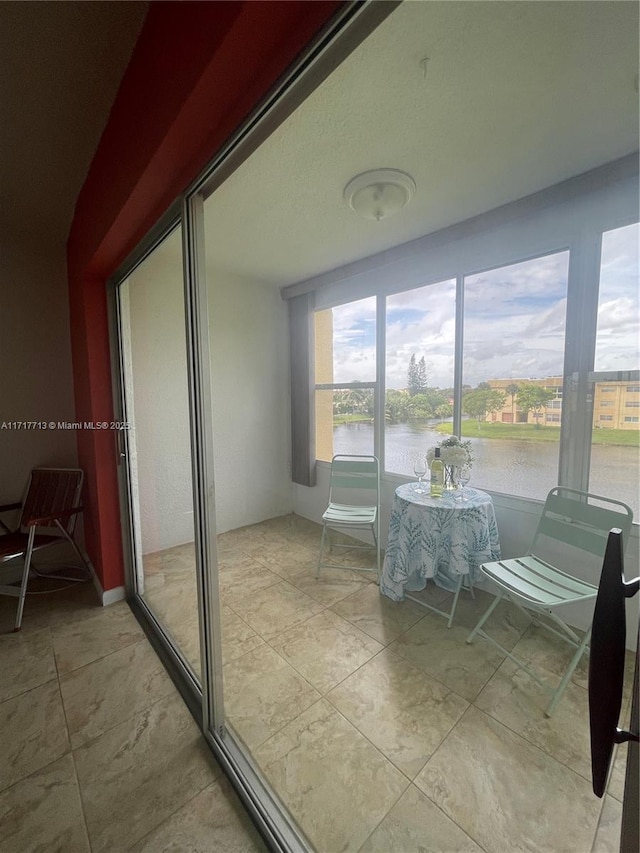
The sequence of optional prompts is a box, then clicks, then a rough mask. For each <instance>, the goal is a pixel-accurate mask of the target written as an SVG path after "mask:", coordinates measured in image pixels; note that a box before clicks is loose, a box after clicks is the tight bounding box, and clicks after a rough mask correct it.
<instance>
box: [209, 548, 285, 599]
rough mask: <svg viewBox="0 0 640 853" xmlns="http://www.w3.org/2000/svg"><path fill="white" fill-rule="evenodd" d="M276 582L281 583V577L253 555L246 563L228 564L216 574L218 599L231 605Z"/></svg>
mask: <svg viewBox="0 0 640 853" xmlns="http://www.w3.org/2000/svg"><path fill="white" fill-rule="evenodd" d="M277 583H282V578H281V577H280V576H279V575H276V574H274V572H271V571H269V569H267V568H266V567H265V566H263V565H261V564H260V563H259V562H258V561H257V560H254V559H253V557H251V558H249V562H247V563H236V564H235V565H233V566H229V567H228V568H226V569H225V570H223V571H221V572H220V574H219V576H218V585H219V588H220V599H221V601H222V602H223V603H224V604H229V605H230V606H231V607H233V606H234V604H235V603H236V602H237V601H238V599H240V600H243V599H245V598H250V597H251V596H252V595H253V594H254V593H256V592H260V590H262V589H268V588H269V587H270V586H274V585H275V584H277Z"/></svg>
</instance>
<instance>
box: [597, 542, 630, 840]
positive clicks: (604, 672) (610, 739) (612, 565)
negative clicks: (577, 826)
mask: <svg viewBox="0 0 640 853" xmlns="http://www.w3.org/2000/svg"><path fill="white" fill-rule="evenodd" d="M639 586H640V579H638V578H636V579H635V580H633V581H629V582H628V583H625V581H624V563H623V557H622V532H621V531H620V530H618V529H616V528H614V529H613V530H611V532H610V533H609V538H608V540H607V549H606V551H605V555H604V560H603V564H602V574H601V576H600V586H599V589H598V597H597V599H596V607H595V611H594V614H593V629H592V637H591V651H590V656H589V719H590V726H591V773H592V779H593V791H594V793H595V794H596V796H598V797H602V796H603V795H604V792H605V788H606V784H607V777H608V774H609V765H610V763H611V756H612V753H613V747H614V745H615V744H616V743H624V742H626V741H631V742H632V743H631V747H632V748H635V749H636V751H637V743H638V721H637V702H636V701H635V699H636V697H634V705H635V706H636V707H635V710H634V718H635V723H634V721H633V719H632V726H631V731H630V732H629V731H624V730H622V729H619V728H618V720H619V717H620V708H621V705H622V690H623V684H624V658H625V636H626V618H625V598H630V597H631V596H633V595H635V594H636V592H637V591H638V588H639ZM637 654H638V652H637V650H636V678H635V687H636V688H637ZM628 781H629V773H627V782H628ZM636 787H637V783H636ZM630 798H631V791H630V788H629V787H626V789H625V810H627V806H628V805H629V802H630ZM635 809H636V812H635V813H636V820H635V833H634V832H633V827H632V825H631V823H629V825H628V827H627V833H626V835H627V839H626V842H625V843H626V844H630V845H631V846H626V847H622V848H621V849H622V850H633V851H634V853H635V851H637V850H638V831H637V804H636V806H635ZM628 814H630V813H629V812H628ZM624 836H625V832H624V829H623V840H624Z"/></svg>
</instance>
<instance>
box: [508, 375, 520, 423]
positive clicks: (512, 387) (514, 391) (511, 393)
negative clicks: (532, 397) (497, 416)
mask: <svg viewBox="0 0 640 853" xmlns="http://www.w3.org/2000/svg"><path fill="white" fill-rule="evenodd" d="M504 390H505V391H506V392H507V394H508V395H509V396H510V397H511V423H512V424H514V423H515V422H516V416H515V402H516V400H515V397H516V394H517V393H518V391H519V390H520V386H519V385H516V383H515V382H512V383H511V384H510V385H507V387H506V388H505V389H504Z"/></svg>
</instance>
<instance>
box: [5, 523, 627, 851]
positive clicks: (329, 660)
mask: <svg viewBox="0 0 640 853" xmlns="http://www.w3.org/2000/svg"><path fill="white" fill-rule="evenodd" d="M318 540H319V528H318V527H317V526H316V525H313V524H311V523H310V522H306V521H304V520H302V519H297V518H295V517H293V516H287V517H285V518H282V519H273V520H271V521H269V522H264V523H263V524H260V525H254V526H252V527H250V528H244V529H242V530H239V531H232V532H231V533H229V534H223V535H222V536H221V537H220V539H219V548H220V554H219V556H220V565H221V572H220V579H221V597H222V602H223V607H222V613H223V646H224V648H223V654H224V662H225V702H226V709H227V715H228V719H229V722H230V724H231V725H232V726H233V727H234V729H235V731H236V732H237V733H238V734H239V736H240V737H241V738H242V739H243V740H244V742H245V743H246V744H247V746H248V748H249V749H250V751H251V753H252V755H253V757H254V759H255V760H256V761H257V762H258V764H259V766H260V767H261V769H262V771H263V772H264V774H265V775H266V777H267V778H268V779H269V780H270V782H271V784H272V786H273V787H274V788H275V790H276V791H277V792H278V794H279V795H280V797H281V798H282V800H283V801H284V803H285V804H286V805H287V807H288V808H289V809H290V811H291V813H292V815H293V816H294V818H295V819H296V821H297V822H298V824H299V826H300V827H301V829H302V830H303V832H304V833H305V834H306V835H307V837H308V838H309V840H310V842H311V844H312V846H313V847H314V848H315V849H316V850H318V851H319V853H338V851H363V853H364V851H369V853H371V851H379V853H417V851H433V853H454V851H485V853H507V851H520V850H522V851H536V853H547V851H548V853H555V851H557V853H570V852H571V851H575V853H590V852H591V851H593V853H603V851H608V850H616V849H617V838H618V835H619V827H620V817H621V798H622V790H623V771H624V757H625V756H624V753H621V754H620V756H618V758H617V760H616V763H615V765H614V769H613V773H612V777H611V780H610V784H609V790H608V793H607V795H606V797H605V798H604V800H603V801H601V800H598V799H597V798H595V797H594V796H593V794H592V792H591V785H590V782H589V774H590V771H589V740H588V713H587V698H586V680H585V673H586V668H585V667H584V666H582V667H580V668H579V669H578V670H577V672H576V674H575V677H574V679H573V682H572V684H571V686H570V688H569V689H568V691H567V693H566V694H565V696H564V698H563V699H562V701H561V703H560V705H559V707H558V710H557V711H556V714H555V715H554V717H553V718H552V719H551V720H547V719H546V718H545V717H544V715H543V708H544V706H545V699H546V696H545V695H544V694H543V693H542V691H541V690H540V689H539V688H538V687H537V686H536V685H535V683H533V682H531V680H530V679H529V678H527V677H526V676H525V675H524V674H522V673H521V672H518V671H515V670H514V668H513V666H512V664H511V663H510V662H509V661H505V660H504V659H503V658H502V656H501V655H499V654H496V652H495V650H493V649H492V648H491V647H489V646H487V645H485V644H484V643H482V642H481V641H478V642H477V643H476V644H474V645H473V646H467V645H466V644H465V643H464V638H465V637H466V635H467V633H468V628H469V626H470V625H472V624H473V622H474V620H475V619H477V614H478V613H479V612H481V611H482V610H483V609H484V607H485V606H486V603H487V601H488V597H487V595H486V594H484V593H480V594H478V597H477V600H476V601H475V602H474V601H471V600H470V599H462V600H461V602H460V605H459V609H458V613H457V615H456V621H455V624H454V627H453V628H452V629H451V630H447V628H446V622H445V620H443V619H442V618H440V617H438V616H437V615H434V614H432V613H430V612H429V611H427V610H425V609H424V608H421V607H420V606H419V605H417V604H415V603H413V602H410V601H406V602H401V603H395V602H392V601H389V600H388V599H386V598H383V597H381V596H380V594H379V591H378V588H377V586H376V585H375V583H373V582H372V580H373V576H372V575H365V574H361V573H358V572H356V571H354V572H338V571H331V570H329V571H323V572H322V574H321V578H320V580H319V581H316V580H315V577H314V564H315V558H316V554H317V550H316V549H317V544H318ZM191 561H192V556H190V549H189V547H188V546H180V547H179V548H178V549H171V550H170V551H167V552H163V553H162V554H160V555H152V556H151V557H150V559H149V561H148V563H147V570H148V580H149V583H148V587H147V596H148V599H149V601H150V603H151V605H152V606H153V607H155V608H156V609H157V610H158V612H159V613H160V615H161V616H163V618H164V620H165V622H166V624H167V626H168V627H169V628H170V630H171V631H172V632H173V633H174V635H175V636H176V637H178V638H179V640H180V642H181V645H182V646H183V648H184V649H185V650H186V652H187V654H188V656H189V657H190V659H191V660H193V661H194V664H195V665H197V656H198V650H197V622H196V621H195V620H194V613H193V601H194V600H195V592H194V588H193V586H192V584H193V569H192V568H191V565H192V562H191ZM423 595H424V596H425V597H426V598H427V599H428V600H431V601H434V602H435V601H442V600H443V599H444V598H445V597H446V596H447V593H444V592H443V591H442V590H439V589H437V588H435V587H430V588H428V590H427V591H426V592H425V593H424V594H423ZM14 608H15V602H13V601H12V600H10V599H4V598H0V630H4V631H6V630H7V628H8V627H9V626H10V614H11V613H12V612H13V609H14ZM163 608H164V609H163ZM492 618H493V630H494V631H498V632H499V633H501V635H502V642H503V644H506V645H510V646H511V647H516V646H517V651H518V653H519V654H521V655H524V656H525V657H527V658H529V659H531V660H534V661H535V662H536V663H537V664H538V665H539V666H543V668H544V669H545V670H546V671H547V673H548V675H549V678H553V677H554V675H555V673H556V672H557V671H558V666H559V665H560V664H561V659H562V655H563V653H564V652H563V649H562V646H560V647H559V648H558V647H556V646H555V645H554V643H553V641H550V640H549V639H548V638H547V636H546V635H544V636H541V635H540V632H539V630H536V629H534V628H530V627H529V626H528V625H527V624H526V621H525V622H523V620H522V618H521V616H520V615H519V614H518V613H517V612H515V611H511V610H510V609H509V608H508V607H506V606H505V607H502V606H501V608H499V609H498V611H496V614H495V615H494V617H492ZM0 655H1V659H2V669H1V671H0V838H2V851H3V853H9V851H11V853H13V851H16V853H17V851H19V853H27V851H31V850H33V851H35V850H47V853H48V852H49V851H57V850H60V851H65V853H67V851H70V852H71V853H73V851H76V850H77V851H85V850H92V851H109V853H112V851H113V853H117V851H120V850H122V851H124V850H136V851H169V850H172V851H196V850H197V851H200V850H201V851H210V850H216V851H218V850H219V851H225V852H226V851H250V850H260V849H263V848H262V842H261V841H260V839H259V838H258V836H257V835H256V833H255V831H254V830H253V827H252V826H251V825H250V824H249V822H248V821H247V818H246V816H245V815H244V814H243V812H242V809H241V807H240V806H239V804H238V802H237V800H236V798H235V795H234V794H233V792H232V791H230V789H229V786H228V785H227V783H226V782H225V781H224V779H223V778H222V777H221V774H220V771H219V769H218V768H217V767H216V765H215V762H214V761H213V760H212V759H211V756H210V755H209V753H208V752H207V750H206V749H205V748H204V745H203V742H202V739H201V738H200V736H199V733H198V731H197V728H196V727H195V725H194V724H193V721H192V720H191V718H190V716H189V714H188V713H187V712H186V710H185V709H184V707H183V706H182V703H181V701H180V699H179V697H178V696H177V694H176V692H175V690H174V688H173V685H172V684H171V682H170V681H169V679H168V678H167V676H166V675H165V673H164V671H163V670H162V668H161V667H160V666H159V663H158V660H157V658H156V657H155V655H154V653H153V651H152V650H151V648H150V646H149V645H148V643H147V641H146V639H145V637H144V635H143V634H142V632H141V630H140V628H139V627H138V625H137V623H136V621H135V619H134V618H133V616H132V615H131V613H130V612H129V610H128V608H127V605H126V604H124V603H120V604H117V605H112V606H111V607H110V608H107V609H101V608H98V607H95V606H93V603H92V592H91V589H90V588H89V587H84V588H76V589H75V590H72V591H70V592H67V593H60V594H57V595H53V596H46V597H45V596H40V597H38V598H35V597H34V598H33V599H30V600H29V602H28V605H27V609H26V612H25V618H24V628H23V631H22V633H21V634H19V635H14V634H8V633H3V634H2V635H0Z"/></svg>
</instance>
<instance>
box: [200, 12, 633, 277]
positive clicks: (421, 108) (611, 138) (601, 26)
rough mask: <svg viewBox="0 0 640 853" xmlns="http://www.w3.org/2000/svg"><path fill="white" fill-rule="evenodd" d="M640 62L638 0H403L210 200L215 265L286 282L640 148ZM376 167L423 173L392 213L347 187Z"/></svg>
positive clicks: (208, 212)
mask: <svg viewBox="0 0 640 853" xmlns="http://www.w3.org/2000/svg"><path fill="white" fill-rule="evenodd" d="M425 57H428V61H427V62H426V63H422V62H421V61H422V60H423V59H424V58H425ZM637 71H638V5H637V4H636V3H633V2H620V3H619V2H609V0H605V2H584V3H583V2H506V3H503V2H475V3H469V2H431V0H428V1H427V0H422V2H407V3H404V4H403V5H402V6H400V7H399V8H398V9H397V10H396V11H394V12H393V13H392V14H391V15H390V16H389V17H388V18H387V19H386V20H385V22H384V23H382V24H381V25H380V27H379V28H378V29H377V30H375V31H374V33H373V34H372V35H371V36H369V38H368V39H366V40H365V42H363V43H362V44H361V45H360V46H359V47H358V48H357V49H356V51H355V52H354V53H353V54H352V55H351V56H350V57H349V58H348V59H347V60H346V61H345V62H344V63H343V64H342V65H341V66H340V67H339V68H338V69H336V71H335V72H334V73H333V74H332V75H331V76H330V77H329V78H328V79H327V80H326V81H325V82H324V83H323V84H322V85H321V86H320V87H319V88H318V89H317V90H316V91H315V92H314V93H313V94H312V95H311V97H309V98H308V99H307V100H306V101H305V102H304V103H303V104H302V105H301V107H299V108H298V110H297V111H295V112H294V113H293V114H292V115H291V116H290V117H289V118H288V119H287V120H286V122H285V123H284V124H283V125H281V127H280V128H279V129H278V130H277V131H276V133H274V134H273V135H272V136H271V137H270V138H269V139H268V140H267V141H266V142H265V143H264V144H263V145H262V146H261V147H260V148H259V149H258V150H257V151H256V152H255V153H254V154H253V155H252V156H251V157H250V158H249V159H248V160H247V161H246V162H245V163H244V164H243V165H242V166H241V167H240V168H239V169H238V170H237V171H236V172H235V174H233V175H232V176H231V177H230V178H229V179H228V180H227V181H226V183H225V184H223V185H222V187H220V188H219V189H218V190H216V192H215V193H214V195H213V196H211V198H210V199H209V200H208V201H207V203H206V207H205V211H206V227H207V232H208V239H207V260H208V266H209V269H212V270H215V269H219V270H227V271H233V272H234V273H235V274H237V275H240V276H243V277H245V276H246V277H249V278H251V279H254V280H261V281H264V282H265V283H267V284H271V285H278V286H282V285H286V284H290V283H293V282H296V281H299V280H301V279H304V278H307V277H309V276H311V275H314V274H316V273H319V272H323V271H326V270H328V269H332V268H335V267H337V266H340V265H342V264H344V263H346V262H348V261H351V260H355V259H356V258H360V257H365V256H367V255H369V254H371V253H373V252H378V251H381V250H383V249H385V248H389V247H391V246H394V245H397V244H399V243H402V242H404V241H406V240H409V239H412V238H415V237H418V236H421V235H423V234H427V233H430V232H432V231H435V230H437V229H439V228H442V227H444V226H447V225H450V224H452V223H455V222H458V221H461V220H463V219H466V218H468V217H470V216H473V215H475V214H478V213H481V212H483V211H486V210H489V209H492V208H494V207H496V206H498V205H500V204H504V203H506V202H509V201H512V200H514V199H516V198H521V197H522V196H525V195H528V194H529V193H532V192H535V191H536V190H539V189H542V188H544V187H546V186H550V185H552V184H554V183H557V182H558V181H561V180H563V179H565V178H568V177H571V176H573V175H576V174H580V173H581V172H584V171H586V170H588V169H591V168H594V167H596V166H599V165H601V164H603V163H606V162H609V161H611V160H614V159H616V158H618V157H621V156H623V155H625V154H628V153H630V152H633V151H635V150H637V148H638V94H637V88H636V87H637V78H636V74H637ZM377 167H394V168H399V169H402V170H404V171H407V172H409V173H410V174H411V175H412V176H413V177H414V179H415V181H416V184H417V192H416V195H415V197H414V199H413V201H412V202H411V204H410V205H409V206H408V207H407V208H405V209H404V210H403V211H402V212H401V213H399V214H398V215H397V216H395V217H394V218H392V219H388V220H384V221H382V222H374V221H371V220H364V219H360V218H358V216H357V215H356V214H355V213H353V211H351V210H350V209H349V208H348V207H347V206H346V204H345V203H344V202H343V199H342V191H343V188H344V186H345V184H346V183H347V182H348V180H349V179H350V178H351V177H353V176H354V175H356V174H358V173H359V172H362V171H365V170H367V169H372V168H377Z"/></svg>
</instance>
